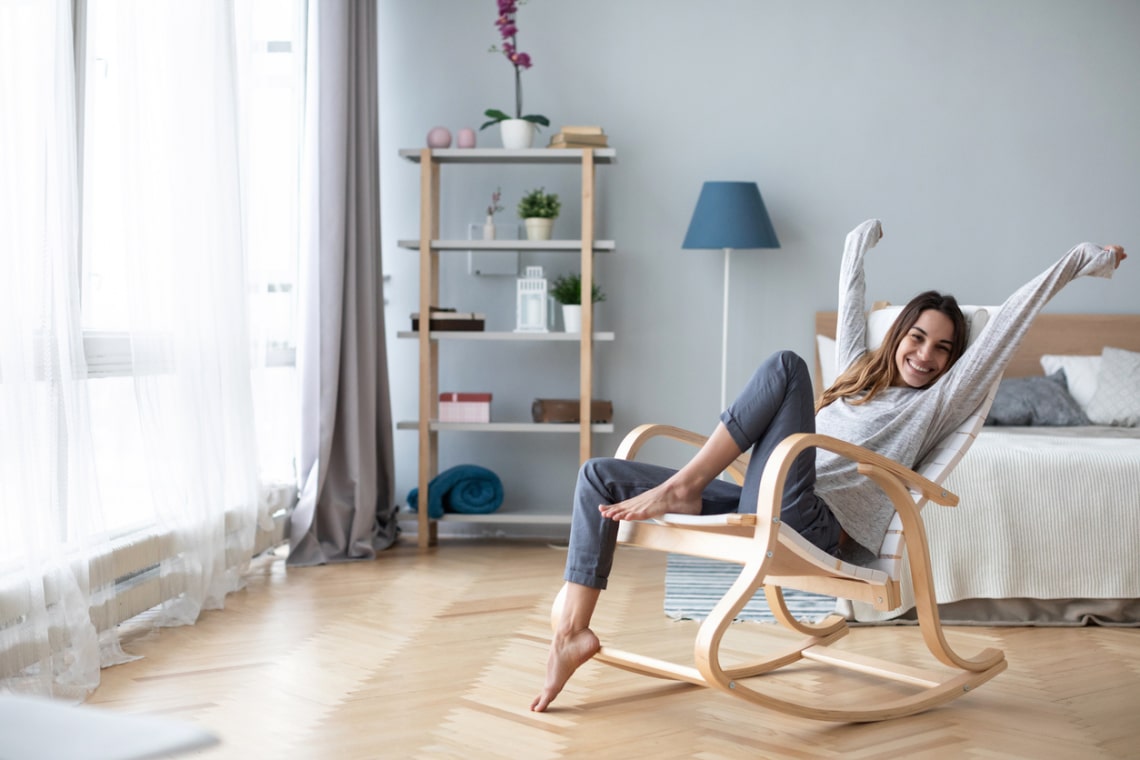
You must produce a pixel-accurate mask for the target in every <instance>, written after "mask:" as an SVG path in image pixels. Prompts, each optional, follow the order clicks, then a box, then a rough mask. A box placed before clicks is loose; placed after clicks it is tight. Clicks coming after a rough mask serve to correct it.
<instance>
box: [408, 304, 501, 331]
mask: <svg viewBox="0 0 1140 760" xmlns="http://www.w3.org/2000/svg"><path fill="white" fill-rule="evenodd" d="M485 319H486V316H485V315H483V314H478V313H476V312H473V311H448V310H446V309H440V310H436V309H432V311H431V325H430V328H429V329H431V330H445V331H448V332H452V331H464V330H482V329H483V325H484V320H485ZM419 329H420V313H419V312H418V311H417V312H413V313H412V332H416V331H418V330H419Z"/></svg>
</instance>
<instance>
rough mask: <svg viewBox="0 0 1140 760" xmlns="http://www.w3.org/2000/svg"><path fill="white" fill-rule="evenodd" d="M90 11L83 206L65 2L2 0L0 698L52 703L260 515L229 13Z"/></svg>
mask: <svg viewBox="0 0 1140 760" xmlns="http://www.w3.org/2000/svg"><path fill="white" fill-rule="evenodd" d="M86 5H87V13H86V19H87V23H88V24H92V25H102V24H107V25H110V26H109V27H107V28H103V29H102V32H104V33H103V34H100V35H96V36H93V37H92V36H89V37H88V38H87V39H88V44H89V46H90V47H89V51H88V53H89V57H88V60H87V61H86V78H85V87H84V88H81V89H83V90H85V105H86V110H85V111H84V112H83V115H84V119H83V120H82V121H83V124H84V129H83V133H84V134H83V144H84V148H85V149H84V151H83V155H84V156H85V158H84V161H83V169H84V171H83V172H82V177H83V180H82V194H81V193H80V189H81V188H80V181H79V176H80V172H79V171H78V170H79V168H80V167H79V163H78V161H77V158H76V156H77V142H78V139H79V137H78V135H79V130H78V129H77V126H76V124H77V119H76V107H75V103H76V97H75V92H76V87H75V84H74V81H73V76H74V71H75V58H74V54H73V52H72V51H73V50H74V40H73V26H72V20H71V18H70V9H71V7H72V0H35V1H34V2H28V1H24V0H0V111H2V112H3V113H4V114H5V116H4V118H2V119H0V166H3V170H2V171H0V245H2V246H3V247H2V248H0V323H2V324H3V329H2V330H0V478H2V480H0V483H3V488H2V489H0V691H2V690H15V691H21V692H31V693H43V694H54V695H57V696H67V697H82V695H83V694H84V693H85V692H86V691H89V690H90V689H92V688H93V687H94V686H95V685H96V684H97V683H98V669H99V667H100V664H101V660H102V664H109V663H111V662H113V661H115V660H116V659H118V658H119V657H120V656H121V655H120V653H119V652H118V651H117V650H118V647H117V643H116V641H115V629H114V624H115V623H116V622H118V621H119V619H121V613H119V612H118V610H121V609H122V608H128V607H131V606H137V607H139V609H140V610H141V609H146V608H148V607H151V606H152V605H153V604H158V605H159V606H158V607H157V608H156V614H155V615H153V616H152V619H153V620H154V622H155V623H156V624H160V625H161V624H179V623H190V622H193V621H194V620H196V619H197V617H198V615H199V613H200V611H201V610H202V609H205V608H211V607H220V606H221V605H222V604H223V601H224V597H225V595H226V594H227V593H228V592H230V591H233V590H235V589H237V588H239V587H240V586H241V583H242V580H241V575H242V572H243V570H244V569H245V567H246V565H247V564H248V560H249V557H250V554H251V549H252V546H253V543H254V535H255V530H256V527H257V522H258V518H259V512H258V509H259V508H258V463H257V446H256V441H255V425H254V411H253V398H252V391H251V382H250V377H251V375H250V369H251V368H250V358H249V352H250V339H249V330H248V325H247V321H248V319H247V307H248V303H249V301H248V297H247V296H248V294H247V292H246V282H247V280H246V263H245V254H244V247H243V225H242V204H241V194H240V183H239V172H238V167H239V165H240V162H239V160H238V144H239V140H238V127H239V124H238V109H237V65H236V59H235V56H236V51H235V41H234V40H235V37H234V8H233V4H232V2H229V1H228V0H209V1H208V2H206V1H203V2H194V3H187V2H183V1H182V0H89V2H88V3H87V4H86ZM93 30H97V29H96V28H95V27H93ZM95 39H98V40H100V42H99V43H98V44H93V42H92V41H93V40H95ZM80 197H82V205H80V203H79V201H78V199H79V198H80ZM80 241H82V247H81V245H80ZM80 250H83V256H82V266H81V264H80V261H81V256H80ZM107 273H118V276H112V275H109V274H107ZM96 327H98V329H95V328H96ZM85 328H86V329H85ZM85 344H86V351H87V355H88V357H89V358H88V360H87V361H86V362H85V359H84V349H85ZM90 357H97V359H91V358H90ZM260 517H262V518H264V515H260ZM100 633H101V636H102V644H103V646H102V653H103V654H102V657H101V656H100V646H99V637H100Z"/></svg>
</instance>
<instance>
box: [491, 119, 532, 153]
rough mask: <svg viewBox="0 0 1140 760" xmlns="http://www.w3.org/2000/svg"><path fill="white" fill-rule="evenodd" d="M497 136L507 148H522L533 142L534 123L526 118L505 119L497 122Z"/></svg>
mask: <svg viewBox="0 0 1140 760" xmlns="http://www.w3.org/2000/svg"><path fill="white" fill-rule="evenodd" d="M499 137H500V138H501V139H502V141H503V147H504V148H506V149H507V150H523V149H525V148H529V147H530V146H531V145H532V144H533V143H534V124H533V123H531V122H529V121H527V120H526V119H505V120H503V121H500V122H499Z"/></svg>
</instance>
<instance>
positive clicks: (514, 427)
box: [396, 420, 614, 435]
mask: <svg viewBox="0 0 1140 760" xmlns="http://www.w3.org/2000/svg"><path fill="white" fill-rule="evenodd" d="M578 427H579V426H578V423H577V422H437V421H435V420H432V421H431V423H429V425H428V428H429V429H430V430H432V431H440V430H458V431H473V432H482V433H574V434H575V435H577V434H578ZM396 429H397V430H419V423H418V422H416V421H415V420H406V421H403V422H397V423H396ZM590 432H592V433H612V432H614V426H613V423H605V424H598V423H595V424H593V425H590Z"/></svg>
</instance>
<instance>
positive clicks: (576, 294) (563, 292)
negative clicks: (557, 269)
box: [549, 274, 606, 332]
mask: <svg viewBox="0 0 1140 760" xmlns="http://www.w3.org/2000/svg"><path fill="white" fill-rule="evenodd" d="M590 292H591V295H592V298H591V300H592V301H593V302H594V303H598V302H599V301H604V300H606V294H605V293H603V292H602V289H601V288H599V287H598V284H597V283H593V284H592V285H591V286H590ZM549 293H550V296H551V298H553V299H554V300H555V301H557V302H558V303H560V304H562V326H563V329H565V330H566V332H581V331H582V276H581V275H579V274H564V275H559V276H558V277H555V278H554V281H553V282H552V283H550V289H549Z"/></svg>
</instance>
